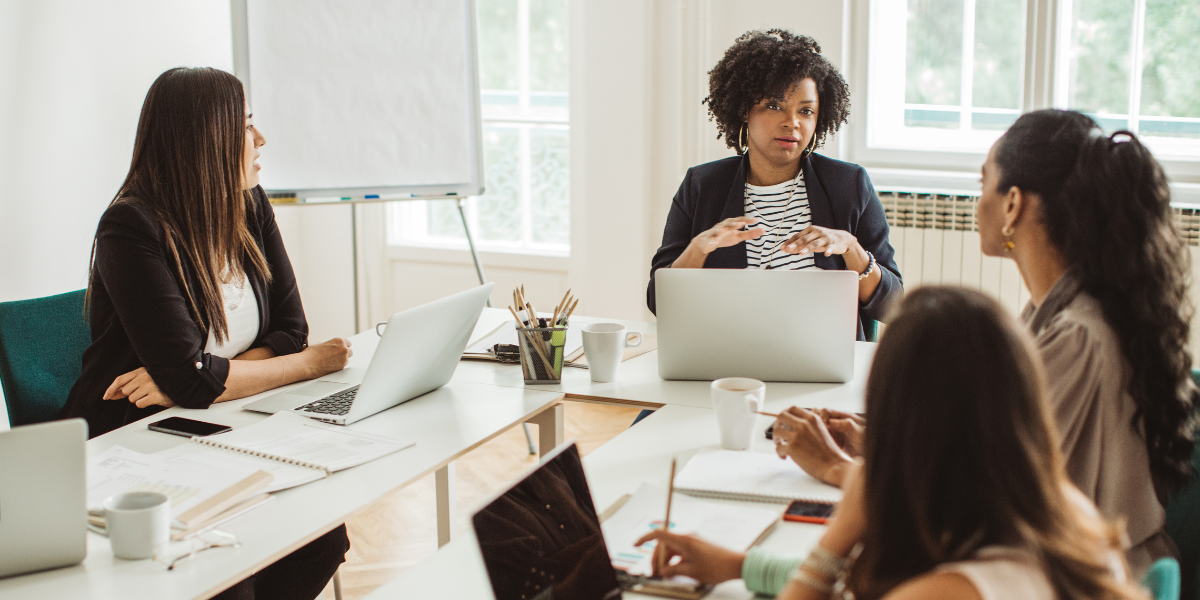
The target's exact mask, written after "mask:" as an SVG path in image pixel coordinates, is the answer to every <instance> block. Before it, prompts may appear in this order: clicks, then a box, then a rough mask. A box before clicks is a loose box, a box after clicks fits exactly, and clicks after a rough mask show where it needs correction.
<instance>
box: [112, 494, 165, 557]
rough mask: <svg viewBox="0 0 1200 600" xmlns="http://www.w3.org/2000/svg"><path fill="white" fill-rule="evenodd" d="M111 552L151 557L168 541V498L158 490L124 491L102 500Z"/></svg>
mask: <svg viewBox="0 0 1200 600" xmlns="http://www.w3.org/2000/svg"><path fill="white" fill-rule="evenodd" d="M104 521H105V526H106V528H107V529H108V539H109V541H110V542H111V543H112V551H113V556H116V557H117V558H124V559H126V560H141V559H143V558H154V555H155V553H156V552H161V551H162V550H163V549H165V548H166V546H167V544H168V543H170V541H171V499H170V498H167V497H166V496H165V495H163V494H160V493H158V492H125V493H122V494H117V495H115V496H111V497H109V498H108V499H107V500H105V501H104Z"/></svg>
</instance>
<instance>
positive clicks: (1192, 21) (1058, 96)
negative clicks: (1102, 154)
mask: <svg viewBox="0 0 1200 600" xmlns="http://www.w3.org/2000/svg"><path fill="white" fill-rule="evenodd" d="M1059 3H1060V6H1059V10H1060V14H1061V15H1064V16H1065V18H1063V19H1062V23H1063V25H1062V28H1061V30H1060V34H1059V35H1060V38H1062V39H1063V40H1064V42H1065V43H1064V46H1065V51H1062V52H1060V53H1059V60H1060V61H1061V62H1060V63H1059V66H1058V69H1057V70H1058V71H1059V72H1060V73H1064V74H1065V75H1066V76H1065V77H1062V78H1060V79H1059V80H1058V81H1057V82H1056V84H1057V85H1056V86H1055V103H1056V104H1058V105H1061V106H1069V107H1072V108H1075V109H1077V110H1081V111H1084V112H1087V113H1089V114H1091V115H1092V117H1093V118H1095V119H1096V120H1097V121H1099V122H1100V124H1101V125H1102V126H1103V127H1104V128H1105V129H1107V130H1109V131H1115V130H1119V129H1128V130H1129V131H1133V132H1135V133H1137V134H1138V135H1139V136H1142V137H1144V138H1145V139H1146V143H1147V144H1149V145H1150V146H1151V148H1152V149H1153V150H1154V151H1155V152H1156V153H1158V154H1160V155H1163V156H1164V157H1176V158H1187V157H1191V158H1197V157H1200V94H1197V91H1198V90H1200V36H1198V35H1197V33H1200V3H1197V2H1196V1H1195V0H1059Z"/></svg>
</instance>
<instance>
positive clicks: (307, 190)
mask: <svg viewBox="0 0 1200 600" xmlns="http://www.w3.org/2000/svg"><path fill="white" fill-rule="evenodd" d="M231 6H232V15H231V17H232V19H231V20H232V24H233V46H234V49H233V52H234V70H235V73H236V74H237V76H238V78H239V79H241V80H242V83H243V84H244V85H245V87H246V94H247V100H248V102H249V103H250V110H251V112H252V113H253V114H254V122H255V124H256V125H257V126H258V128H259V129H260V130H261V131H262V133H263V135H264V136H265V137H266V139H267V145H266V147H264V148H263V149H262V157H261V159H260V160H259V164H260V165H262V172H261V182H262V185H263V187H264V188H265V189H267V191H269V192H273V193H295V194H296V195H297V196H298V197H300V198H306V197H321V196H324V197H329V196H351V197H355V196H358V197H361V196H365V195H376V194H378V195H385V197H386V196H387V195H407V194H412V195H419V196H447V195H457V196H471V195H480V194H482V192H483V181H484V178H483V177H484V175H483V152H482V144H481V139H482V136H481V126H480V116H479V78H478V68H477V64H478V58H477V51H476V40H475V3H474V0H233V1H232V5H231Z"/></svg>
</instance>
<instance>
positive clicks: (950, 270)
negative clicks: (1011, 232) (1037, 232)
mask: <svg viewBox="0 0 1200 600" xmlns="http://www.w3.org/2000/svg"><path fill="white" fill-rule="evenodd" d="M879 199H880V201H882V202H883V210H884V213H885V214H886V215H887V221H888V225H890V226H891V242H892V246H893V247H894V248H895V249H896V264H897V265H898V266H899V267H900V274H901V275H902V276H903V278H904V287H905V288H906V289H910V290H911V289H915V288H916V287H918V286H921V285H935V284H943V285H961V286H964V287H968V288H971V289H976V290H980V291H982V292H984V293H986V294H989V295H991V296H993V297H995V298H996V299H998V300H999V301H1000V303H1001V304H1002V305H1004V307H1005V308H1007V309H1008V310H1009V311H1011V312H1012V313H1013V314H1019V313H1020V311H1021V309H1022V308H1024V306H1025V304H1026V303H1027V302H1028V301H1029V290H1027V289H1026V288H1025V284H1024V283H1023V282H1022V281H1021V274H1020V273H1019V272H1018V271H1017V266H1016V263H1014V262H1013V261H1011V260H1008V259H1003V258H994V257H989V256H984V255H983V253H982V252H980V251H979V224H978V223H977V222H976V221H975V205H976V203H977V202H978V200H979V197H978V196H974V195H965V194H923V193H912V192H890V191H881V192H879ZM1175 217H1176V224H1177V225H1178V227H1179V232H1180V235H1182V236H1183V239H1184V241H1185V242H1186V243H1187V245H1188V247H1189V250H1191V253H1192V282H1193V284H1192V288H1191V298H1192V305H1193V306H1196V304H1197V298H1198V297H1200V295H1198V291H1197V283H1196V282H1198V281H1200V208H1187V207H1177V208H1175ZM1196 325H1197V324H1196V322H1195V319H1193V322H1192V335H1191V338H1192V339H1191V340H1190V345H1191V348H1192V356H1193V362H1194V363H1197V362H1200V361H1197V359H1200V352H1198V351H1197V350H1198V349H1200V343H1198V342H1200V336H1198V335H1197V331H1196V329H1197V326H1196Z"/></svg>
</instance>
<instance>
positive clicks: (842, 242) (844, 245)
mask: <svg viewBox="0 0 1200 600" xmlns="http://www.w3.org/2000/svg"><path fill="white" fill-rule="evenodd" d="M856 246H858V239H856V238H855V237H854V236H852V235H850V233H849V232H846V231H841V230H839V229H829V228H827V227H819V226H817V225H810V226H809V227H807V228H806V229H805V230H804V231H801V232H800V233H797V234H795V235H793V236H792V237H790V238H788V240H787V241H786V242H784V243H783V251H784V252H787V253H788V254H808V253H809V252H824V253H825V256H832V255H834V254H845V253H847V252H849V251H850V250H851V249H852V248H854V247H856Z"/></svg>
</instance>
